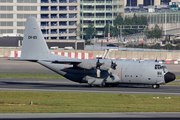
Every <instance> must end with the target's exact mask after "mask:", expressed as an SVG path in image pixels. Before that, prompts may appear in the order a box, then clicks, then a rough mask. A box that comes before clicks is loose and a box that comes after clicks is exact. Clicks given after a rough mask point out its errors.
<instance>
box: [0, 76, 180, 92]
mask: <svg viewBox="0 0 180 120" xmlns="http://www.w3.org/2000/svg"><path fill="white" fill-rule="evenodd" d="M0 90H9V91H47V92H88V93H125V94H156V95H180V92H179V90H180V86H171V85H162V86H160V88H159V89H153V88H152V87H151V86H150V85H149V86H148V85H146V86H144V85H138V86H137V85H119V86H118V87H89V86H88V85H87V84H79V83H75V82H72V81H69V80H67V79H3V78H1V79H0Z"/></svg>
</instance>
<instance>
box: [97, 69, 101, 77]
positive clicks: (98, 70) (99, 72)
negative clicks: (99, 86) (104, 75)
mask: <svg viewBox="0 0 180 120" xmlns="http://www.w3.org/2000/svg"><path fill="white" fill-rule="evenodd" d="M100 74H101V70H100V69H97V77H100Z"/></svg>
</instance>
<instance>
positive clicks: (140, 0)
mask: <svg viewBox="0 0 180 120" xmlns="http://www.w3.org/2000/svg"><path fill="white" fill-rule="evenodd" d="M173 1H174V2H175V1H176V2H177V1H180V0H124V6H132V7H133V6H139V5H143V6H150V5H154V6H158V5H169V2H173Z"/></svg>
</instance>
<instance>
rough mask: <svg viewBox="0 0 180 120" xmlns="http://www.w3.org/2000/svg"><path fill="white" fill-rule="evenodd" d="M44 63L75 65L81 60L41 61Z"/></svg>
mask: <svg viewBox="0 0 180 120" xmlns="http://www.w3.org/2000/svg"><path fill="white" fill-rule="evenodd" d="M41 61H46V62H51V63H54V64H77V63H81V62H82V61H83V60H81V59H60V60H41Z"/></svg>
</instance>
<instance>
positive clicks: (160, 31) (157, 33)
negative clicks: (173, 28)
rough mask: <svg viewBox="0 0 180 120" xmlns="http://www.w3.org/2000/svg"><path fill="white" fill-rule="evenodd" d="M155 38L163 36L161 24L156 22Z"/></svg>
mask: <svg viewBox="0 0 180 120" xmlns="http://www.w3.org/2000/svg"><path fill="white" fill-rule="evenodd" d="M153 35H154V38H161V36H162V30H161V29H160V28H159V26H158V25H157V24H156V25H155V27H154V31H153Z"/></svg>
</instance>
